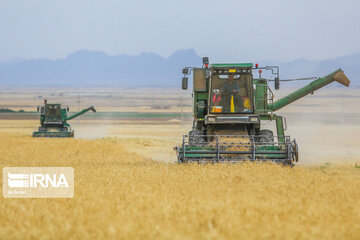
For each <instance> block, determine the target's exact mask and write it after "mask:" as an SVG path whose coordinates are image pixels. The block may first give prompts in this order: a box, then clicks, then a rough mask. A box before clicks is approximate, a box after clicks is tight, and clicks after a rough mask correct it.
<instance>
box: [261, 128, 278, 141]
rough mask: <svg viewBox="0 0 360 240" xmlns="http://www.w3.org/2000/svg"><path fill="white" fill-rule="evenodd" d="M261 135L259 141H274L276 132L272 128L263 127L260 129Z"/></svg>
mask: <svg viewBox="0 0 360 240" xmlns="http://www.w3.org/2000/svg"><path fill="white" fill-rule="evenodd" d="M258 135H259V136H258V137H257V141H258V142H260V143H273V142H274V134H273V132H272V131H271V130H268V129H263V130H260V131H259V134H258Z"/></svg>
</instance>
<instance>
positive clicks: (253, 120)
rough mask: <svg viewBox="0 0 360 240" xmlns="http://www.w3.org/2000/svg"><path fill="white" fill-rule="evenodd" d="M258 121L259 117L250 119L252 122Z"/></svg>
mask: <svg viewBox="0 0 360 240" xmlns="http://www.w3.org/2000/svg"><path fill="white" fill-rule="evenodd" d="M257 121H258V118H257V117H251V118H250V122H257Z"/></svg>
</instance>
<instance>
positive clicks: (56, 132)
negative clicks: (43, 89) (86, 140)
mask: <svg viewBox="0 0 360 240" xmlns="http://www.w3.org/2000/svg"><path fill="white" fill-rule="evenodd" d="M89 110H91V111H93V112H96V110H95V108H94V107H93V106H91V107H89V108H86V109H84V110H82V111H80V112H78V113H75V114H74V115H72V116H69V117H68V116H67V113H68V112H69V107H66V108H62V107H61V104H58V103H47V100H44V106H39V107H38V108H37V111H38V112H40V125H41V126H40V127H39V128H38V130H37V131H35V132H33V137H51V138H55V137H74V131H73V130H72V129H71V127H70V125H69V123H68V122H67V121H68V120H71V119H73V118H75V117H77V116H79V115H82V114H84V113H86V112H88V111H89Z"/></svg>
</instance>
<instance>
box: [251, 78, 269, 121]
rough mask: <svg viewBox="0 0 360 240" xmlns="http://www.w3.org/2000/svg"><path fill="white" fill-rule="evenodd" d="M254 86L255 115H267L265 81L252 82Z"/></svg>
mask: <svg viewBox="0 0 360 240" xmlns="http://www.w3.org/2000/svg"><path fill="white" fill-rule="evenodd" d="M254 83H255V84H254V85H255V89H254V90H255V91H254V92H255V113H256V114H260V115H262V114H267V112H268V110H267V108H268V106H267V85H266V81H263V80H259V79H257V80H254Z"/></svg>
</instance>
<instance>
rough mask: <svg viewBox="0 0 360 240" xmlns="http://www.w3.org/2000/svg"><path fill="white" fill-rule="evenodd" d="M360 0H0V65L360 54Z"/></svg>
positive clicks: (277, 58)
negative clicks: (93, 54) (176, 55)
mask: <svg viewBox="0 0 360 240" xmlns="http://www.w3.org/2000/svg"><path fill="white" fill-rule="evenodd" d="M359 9H360V1H359V0H356V1H355V0H351V1H350V0H348V1H347V0H345V1H332V0H330V1H329V0H328V1H323V0H320V1H316V0H313V1H308V0H302V1H290V0H287V1H285V0H273V1H256V0H248V1H235V0H222V1H211V0H207V1H203V0H198V1H196V0H193V1H190V0H182V1H171V0H167V1H163V0H160V1H156V0H153V1H145V0H144V1H140V0H138V1H137V0H132V1H113V0H101V1H91V0H87V1H85V0H51V1H50V0H22V1H21V0H11V1H10V0H0V30H1V37H0V61H4V60H8V59H13V58H17V57H20V58H25V59H29V58H51V59H57V58H63V57H66V56H67V55H68V54H70V53H71V52H73V51H76V50H79V49H89V50H100V51H104V52H106V53H107V54H109V55H116V54H122V53H125V54H129V55H138V54H140V53H142V52H154V53H157V54H159V55H161V56H164V57H168V56H169V55H170V54H172V53H173V52H174V51H176V50H178V49H185V48H194V49H195V50H196V52H197V53H198V55H199V56H204V55H206V56H209V57H210V58H211V59H216V60H217V61H257V60H264V59H271V60H280V61H289V60H293V59H298V58H306V59H314V60H318V59H327V58H333V57H337V56H343V55H348V54H354V53H360V14H359Z"/></svg>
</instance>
